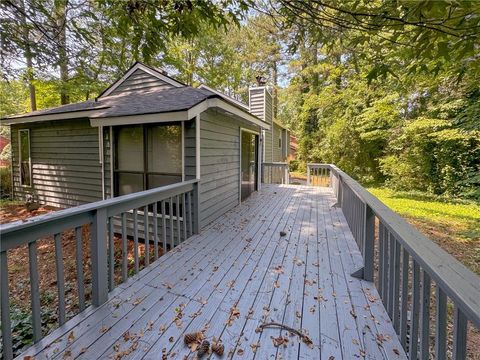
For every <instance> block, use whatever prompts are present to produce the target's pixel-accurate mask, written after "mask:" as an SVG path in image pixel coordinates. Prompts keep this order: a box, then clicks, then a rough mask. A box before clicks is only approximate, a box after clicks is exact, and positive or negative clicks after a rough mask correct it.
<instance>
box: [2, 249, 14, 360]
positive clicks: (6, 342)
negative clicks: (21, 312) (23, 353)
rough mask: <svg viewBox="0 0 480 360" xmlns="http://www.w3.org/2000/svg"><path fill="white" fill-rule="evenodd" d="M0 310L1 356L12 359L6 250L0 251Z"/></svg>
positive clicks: (8, 359) (7, 359)
mask: <svg viewBox="0 0 480 360" xmlns="http://www.w3.org/2000/svg"><path fill="white" fill-rule="evenodd" d="M0 290H1V291H0V305H1V306H0V310H1V315H2V321H1V325H2V344H3V357H4V359H6V360H11V359H13V341H12V327H11V326H12V325H11V320H10V298H9V297H10V295H9V286H8V262H7V252H6V251H2V252H0Z"/></svg>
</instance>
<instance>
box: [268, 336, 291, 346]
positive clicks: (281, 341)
mask: <svg viewBox="0 0 480 360" xmlns="http://www.w3.org/2000/svg"><path fill="white" fill-rule="evenodd" d="M270 338H271V339H272V342H273V346H275V347H279V346H282V345H283V346H284V347H287V344H288V337H286V336H282V335H280V336H278V337H273V336H271V337H270Z"/></svg>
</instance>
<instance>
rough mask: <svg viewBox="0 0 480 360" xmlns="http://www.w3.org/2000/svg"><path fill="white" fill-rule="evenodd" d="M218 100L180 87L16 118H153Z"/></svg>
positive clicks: (102, 99)
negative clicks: (69, 115) (72, 114)
mask: <svg viewBox="0 0 480 360" xmlns="http://www.w3.org/2000/svg"><path fill="white" fill-rule="evenodd" d="M219 97H220V96H219V95H217V94H215V93H213V92H211V91H208V90H207V89H197V88H192V87H187V86H185V87H179V88H171V89H157V90H137V91H133V92H130V93H126V94H120V95H114V96H106V97H103V98H99V99H96V100H87V101H84V102H80V103H75V104H68V105H63V106H59V107H56V108H51V109H45V110H40V111H34V112H31V113H27V114H21V115H15V116H11V117H9V118H11V119H15V118H24V117H31V116H40V115H53V114H63V113H69V112H78V111H87V110H96V111H95V112H94V113H93V114H92V115H90V116H89V117H90V118H106V117H117V116H129V115H142V114H155V113H166V112H175V111H182V110H188V109H190V108H192V107H193V106H195V105H197V104H199V103H201V102H202V101H204V100H206V99H209V98H219Z"/></svg>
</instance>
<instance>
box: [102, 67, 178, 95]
mask: <svg viewBox="0 0 480 360" xmlns="http://www.w3.org/2000/svg"><path fill="white" fill-rule="evenodd" d="M172 87H174V86H173V85H171V84H169V83H167V82H165V81H163V80H160V79H158V78H157V77H155V76H153V75H150V74H148V73H146V72H145V71H143V70H140V69H137V70H136V71H135V72H133V74H131V75H130V76H129V77H128V78H127V79H126V80H125V81H124V82H123V83H122V84H121V85H120V86H118V87H117V88H116V89H115V90H114V91H112V92H111V93H110V96H111V95H118V94H123V93H127V92H131V91H138V90H161V89H170V88H172Z"/></svg>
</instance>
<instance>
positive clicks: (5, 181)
mask: <svg viewBox="0 0 480 360" xmlns="http://www.w3.org/2000/svg"><path fill="white" fill-rule="evenodd" d="M11 195H12V171H11V168H10V167H9V166H4V167H0V199H9V198H10V197H11Z"/></svg>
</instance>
